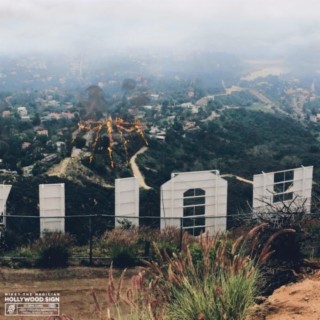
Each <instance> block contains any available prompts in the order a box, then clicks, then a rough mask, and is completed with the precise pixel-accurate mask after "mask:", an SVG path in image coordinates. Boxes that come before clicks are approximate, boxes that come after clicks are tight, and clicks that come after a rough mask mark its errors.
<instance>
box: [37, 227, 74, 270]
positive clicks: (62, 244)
mask: <svg viewBox="0 0 320 320" xmlns="http://www.w3.org/2000/svg"><path fill="white" fill-rule="evenodd" d="M73 243H74V238H73V237H72V236H71V235H68V234H63V233H60V232H52V233H51V232H48V233H45V234H44V235H43V237H42V238H40V239H38V240H37V241H36V242H35V243H34V244H33V248H34V250H35V251H36V252H37V255H38V258H37V261H36V266H38V267H40V268H61V267H66V266H68V263H69V258H70V255H71V251H70V247H71V245H72V244H73Z"/></svg>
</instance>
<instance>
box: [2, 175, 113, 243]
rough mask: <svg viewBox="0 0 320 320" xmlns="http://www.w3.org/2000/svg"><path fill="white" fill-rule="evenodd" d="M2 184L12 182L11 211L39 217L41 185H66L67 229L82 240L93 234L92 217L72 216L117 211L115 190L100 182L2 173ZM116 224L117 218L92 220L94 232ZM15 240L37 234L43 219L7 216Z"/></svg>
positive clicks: (109, 213) (9, 205)
mask: <svg viewBox="0 0 320 320" xmlns="http://www.w3.org/2000/svg"><path fill="white" fill-rule="evenodd" d="M0 183H5V184H11V185H12V189H11V192H10V194H9V198H8V201H7V214H8V215H18V216H36V217H38V216H39V185H40V184H46V183H64V184H65V210H66V216H67V219H66V231H67V232H70V233H73V234H76V235H77V239H78V240H79V242H85V241H86V240H87V239H88V237H89V218H87V217H83V218H72V216H75V215H88V214H105V215H113V214H114V189H113V188H103V187H101V186H99V185H97V184H89V183H87V184H86V185H85V186H81V185H79V184H75V183H73V182H72V181H69V180H66V179H61V178H57V177H48V176H38V177H28V178H24V177H20V176H4V175H1V176H0ZM113 224H114V219H110V218H106V217H95V218H94V219H93V221H92V230H93V232H94V234H101V233H102V232H104V231H105V230H106V229H108V228H110V226H112V225H113ZM7 226H8V230H10V232H11V236H12V238H13V239H12V241H19V242H24V243H25V241H24V240H25V239H28V238H33V237H37V235H38V233H39V219H32V218H24V217H19V218H14V217H9V218H8V219H7Z"/></svg>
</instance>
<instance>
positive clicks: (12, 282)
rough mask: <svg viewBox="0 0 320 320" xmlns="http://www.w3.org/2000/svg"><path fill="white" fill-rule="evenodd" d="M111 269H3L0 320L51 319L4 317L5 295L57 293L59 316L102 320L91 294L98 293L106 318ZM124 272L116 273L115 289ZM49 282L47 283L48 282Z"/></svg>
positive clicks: (0, 273)
mask: <svg viewBox="0 0 320 320" xmlns="http://www.w3.org/2000/svg"><path fill="white" fill-rule="evenodd" d="M108 271H109V270H108V269H105V268H86V267H76V268H67V269H61V270H48V271H44V270H29V269H22V270H10V269H8V270H3V269H0V277H1V278H2V279H1V286H0V299H1V303H0V320H8V319H16V320H20V319H23V320H35V319H36V320H48V317H38V316H37V317H28V316H24V317H22V318H20V317H15V316H10V317H8V316H7V317H6V316H4V296H5V293H14V292H16V293H22V292H26V293H35V292H44V293H48V292H57V293H59V294H60V315H62V314H64V315H67V316H69V317H71V318H72V319H73V320H94V319H99V317H98V313H97V311H96V305H95V303H94V299H93V296H92V290H94V292H95V293H96V297H97V301H98V302H99V305H100V307H101V310H102V314H104V315H106V314H107V308H109V307H111V306H110V305H109V304H108V299H107V286H108ZM137 273H138V269H131V270H128V271H127V273H126V277H125V279H124V282H123V286H122V287H123V288H127V287H128V286H130V283H131V276H132V275H136V274H137ZM120 274H121V270H114V278H115V285H117V283H118V279H119V277H120ZM44 278H45V279H47V280H45V279H44Z"/></svg>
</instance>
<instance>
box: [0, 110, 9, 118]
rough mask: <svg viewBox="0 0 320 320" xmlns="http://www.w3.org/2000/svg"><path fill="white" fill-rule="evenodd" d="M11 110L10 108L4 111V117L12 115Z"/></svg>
mask: <svg viewBox="0 0 320 320" xmlns="http://www.w3.org/2000/svg"><path fill="white" fill-rule="evenodd" d="M10 115H11V112H10V111H9V110H5V111H2V118H8V117H10Z"/></svg>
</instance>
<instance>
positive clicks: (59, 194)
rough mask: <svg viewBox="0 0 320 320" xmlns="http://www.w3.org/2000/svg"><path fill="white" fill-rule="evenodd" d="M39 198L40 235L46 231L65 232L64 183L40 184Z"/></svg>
mask: <svg viewBox="0 0 320 320" xmlns="http://www.w3.org/2000/svg"><path fill="white" fill-rule="evenodd" d="M39 198H40V234H43V232H45V231H49V232H53V231H60V232H65V219H64V217H65V191H64V183H59V184H40V185H39ZM59 217H61V218H59Z"/></svg>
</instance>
